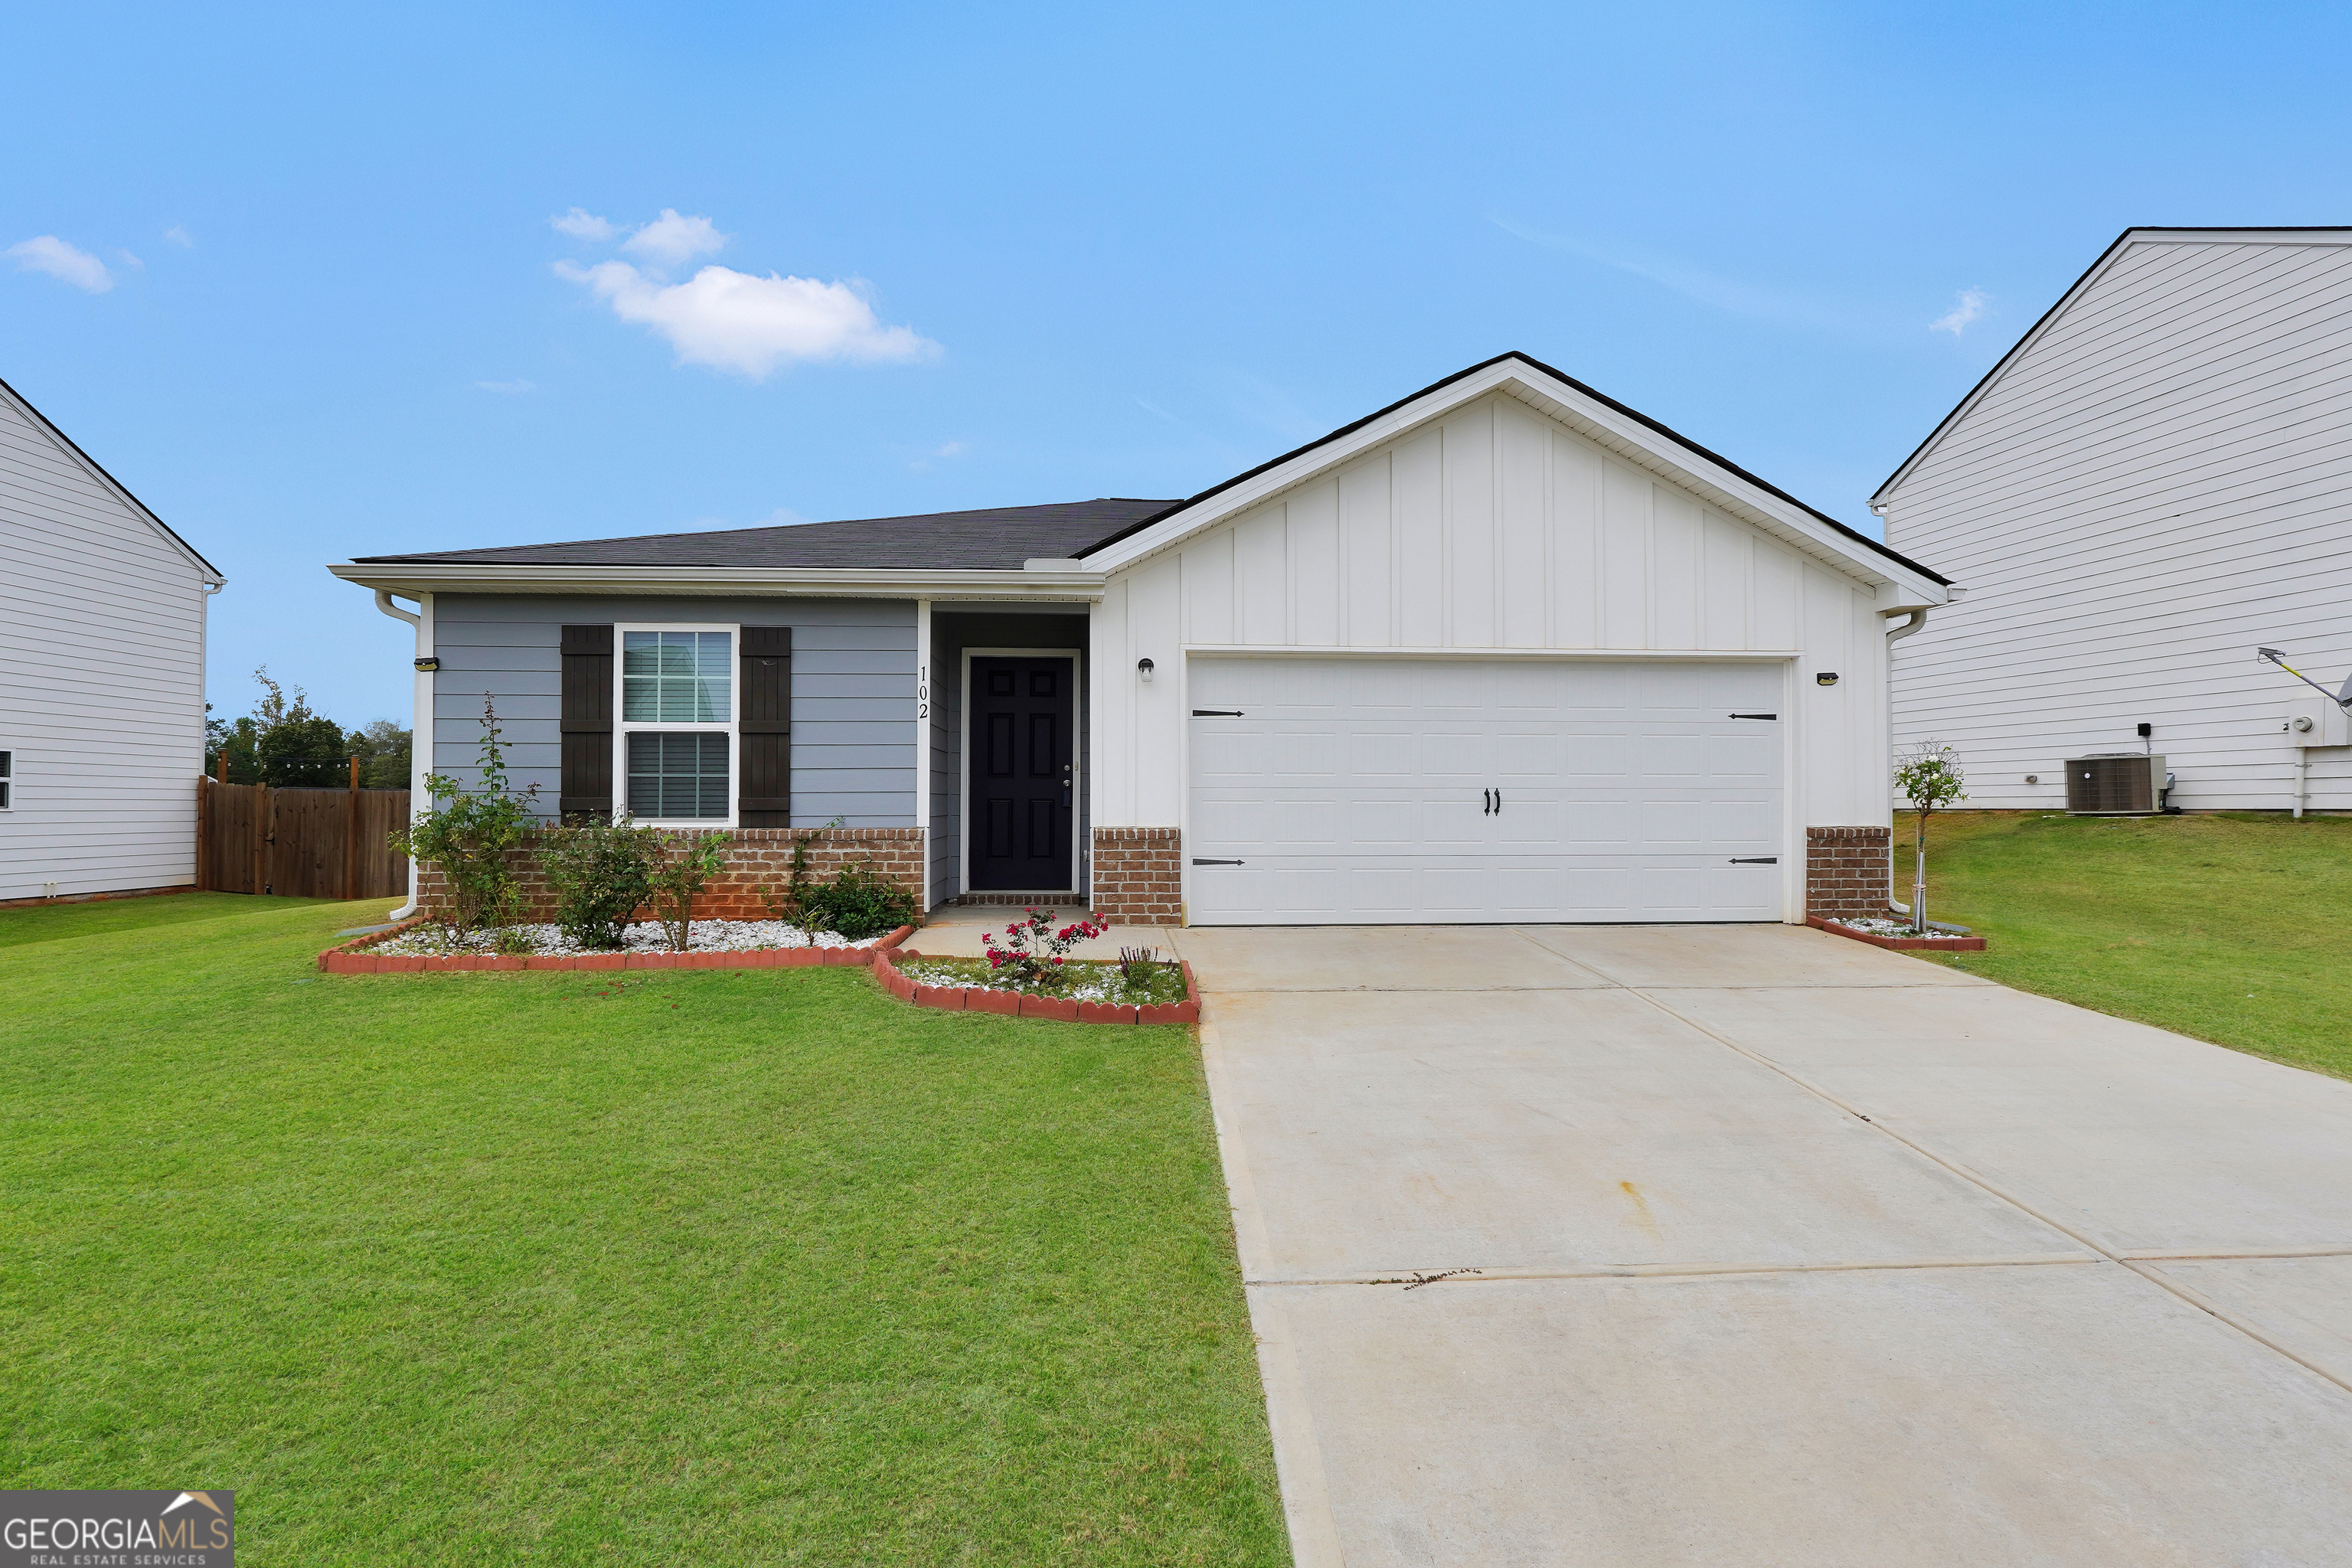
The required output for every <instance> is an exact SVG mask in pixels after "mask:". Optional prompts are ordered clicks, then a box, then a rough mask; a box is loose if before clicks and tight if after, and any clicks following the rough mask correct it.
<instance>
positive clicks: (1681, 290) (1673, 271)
mask: <svg viewBox="0 0 2352 1568" xmlns="http://www.w3.org/2000/svg"><path fill="white" fill-rule="evenodd" d="M1493 222H1494V225H1495V226H1496V227H1497V228H1499V229H1501V230H1502V231H1503V232H1504V233H1506V234H1508V235H1514V236H1516V237H1518V238H1520V239H1524V240H1526V241H1527V242H1528V244H1530V245H1540V246H1542V247H1545V248H1547V249H1549V250H1558V251H1564V252H1566V253H1567V254H1568V255H1570V256H1574V257H1578V258H1581V259H1583V260H1586V261H1591V262H1595V263H1597V264H1599V265H1600V266H1602V267H1609V268H1615V269H1616V270H1617V271H1620V272H1627V273H1631V274H1632V275H1633V276H1634V277H1636V278H1643V279H1648V280H1649V281H1651V282H1653V283H1655V284H1656V285H1658V286H1659V287H1660V288H1662V289H1672V290H1673V291H1674V292H1675V293H1677V294H1680V295H1682V296H1683V297H1684V298H1685V299H1689V300H1697V301H1698V302H1699V303H1700V304H1702V305H1711V306H1713V307H1715V308H1716V309H1717V310H1728V311H1731V312H1732V313H1734V314H1735V315H1741V316H1752V317H1754V318H1756V319H1758V320H1759V321H1792V322H1795V323H1797V324H1799V325H1801V326H1811V327H1830V328H1838V329H1846V328H1850V327H1852V325H1853V322H1852V321H1851V320H1850V318H1849V317H1848V315H1847V314H1846V312H1844V311H1843V310H1838V309H1836V308H1834V307H1831V306H1825V305H1822V304H1821V303H1819V302H1817V301H1815V300H1807V299H1803V298H1801V297H1799V296H1796V295H1790V294H1782V293H1780V292H1778V291H1776V290H1774V289H1765V288H1759V287H1758V286H1757V285H1755V284H1752V283H1748V282H1747V281H1745V280H1743V279H1738V278H1725V277H1721V276H1718V275H1717V274H1716V273H1713V272H1709V271H1707V270H1706V268H1701V267H1696V266H1693V265H1692V264H1690V263H1689V262H1686V261H1684V260H1682V259H1680V258H1677V257H1674V256H1668V255H1664V254H1661V253H1657V252H1654V251H1646V250H1642V249H1639V248H1636V247H1628V246H1621V245H1606V244H1601V243H1597V242H1595V241H1592V240H1588V239H1581V238H1579V237H1576V236H1574V235H1558V234H1546V233H1543V232H1541V231H1540V230H1538V229H1533V228H1529V227H1528V226H1526V225H1524V224H1521V223H1517V222H1515V221H1514V220H1512V219H1510V218H1507V217H1497V218H1495V219H1494V220H1493Z"/></svg>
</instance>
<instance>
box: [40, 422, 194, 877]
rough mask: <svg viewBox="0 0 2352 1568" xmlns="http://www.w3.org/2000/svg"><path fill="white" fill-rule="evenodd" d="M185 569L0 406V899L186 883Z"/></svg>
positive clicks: (188, 696)
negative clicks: (1, 636)
mask: <svg viewBox="0 0 2352 1568" xmlns="http://www.w3.org/2000/svg"><path fill="white" fill-rule="evenodd" d="M201 583H202V578H201V574H200V573H199V572H198V569H197V567H196V565H195V563H194V562H192V561H191V560H189V558H188V556H187V555H186V553H185V552H184V551H182V550H181V548H180V547H179V546H178V545H177V544H175V543H173V542H172V541H171V540H170V539H169V538H168V537H166V536H165V535H164V534H163V532H161V531H159V530H157V529H156V527H155V526H154V524H153V523H152V522H151V521H148V520H147V519H146V518H145V517H144V516H142V515H141V514H140V513H139V512H138V511H137V510H135V509H133V508H132V507H131V506H129V505H127V504H125V503H124V502H123V500H121V498H120V497H119V496H118V495H117V493H116V492H115V491H114V490H113V489H111V488H110V487H109V486H108V485H107V484H106V483H105V482H104V481H103V480H101V479H99V478H98V476H97V475H95V474H94V473H92V472H91V470H90V469H89V467H88V466H87V465H86V464H85V463H84V462H83V461H82V459H81V458H78V457H76V456H75V455H74V454H73V453H72V452H71V451H70V450H68V448H67V447H65V446H64V445H62V444H61V443H60V442H58V439H57V438H56V437H53V436H51V435H50V434H49V432H48V431H47V429H45V428H43V427H42V426H40V425H39V424H38V423H37V421H36V420H35V419H33V418H32V417H30V416H27V415H26V413H24V412H23V411H21V410H20V409H19V408H18V407H17V405H16V404H15V403H14V402H12V401H10V400H9V399H8V398H7V397H6V396H5V395H0V622H5V625H6V626H7V629H8V635H7V637H6V638H5V646H0V751H8V752H14V753H15V754H16V755H15V773H16V777H15V778H14V779H13V780H12V781H11V783H12V785H13V788H12V792H11V795H12V809H9V810H6V811H0V899H20V898H37V897H39V896H41V895H42V894H43V893H44V892H45V891H47V889H46V888H45V887H44V884H46V883H49V882H55V883H56V884H57V891H58V892H59V893H61V894H74V893H99V892H110V891H119V890H121V889H131V888H152V887H164V886H172V885H176V884H180V883H184V882H188V881H190V880H193V879H194V876H195V820H196V785H195V781H196V776H197V775H198V774H199V773H203V772H204V747H205V737H204V637H205V597H204V594H203V589H202V586H201Z"/></svg>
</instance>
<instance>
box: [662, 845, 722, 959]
mask: <svg viewBox="0 0 2352 1568" xmlns="http://www.w3.org/2000/svg"><path fill="white" fill-rule="evenodd" d="M647 842H648V844H649V845H650V847H651V850H652V853H651V856H650V866H649V870H648V874H647V876H646V902H648V903H650V904H652V905H653V907H654V918H655V919H656V920H658V921H661V928H662V934H663V935H664V936H666V937H667V938H668V939H669V950H670V951H671V952H685V951H686V944H687V943H688V942H689V941H690V940H692V938H693V935H694V900H696V899H698V898H699V897H700V896H701V894H702V889H704V888H705V887H706V886H708V885H709V881H710V879H711V878H713V877H715V876H717V875H719V872H721V871H723V870H725V869H726V868H727V851H728V850H729V849H730V847H733V845H734V843H735V836H734V835H733V834H731V833H696V834H691V835H681V836H677V837H670V836H667V835H664V834H658V833H656V834H652V835H650V836H649V837H648V839H647Z"/></svg>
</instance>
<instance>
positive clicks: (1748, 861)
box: [1731, 855, 1780, 866]
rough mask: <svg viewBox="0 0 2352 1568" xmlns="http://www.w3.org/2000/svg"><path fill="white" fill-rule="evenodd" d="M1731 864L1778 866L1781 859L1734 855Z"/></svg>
mask: <svg viewBox="0 0 2352 1568" xmlns="http://www.w3.org/2000/svg"><path fill="white" fill-rule="evenodd" d="M1731 863H1732V864H1733V865H1735V866H1778V865H1779V864H1780V857H1779V856H1778V855H1734V856H1733V857H1732V858H1731Z"/></svg>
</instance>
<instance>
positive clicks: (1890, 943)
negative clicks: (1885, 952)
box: [1805, 915, 1985, 952]
mask: <svg viewBox="0 0 2352 1568" xmlns="http://www.w3.org/2000/svg"><path fill="white" fill-rule="evenodd" d="M1805 923H1806V924H1807V925H1809V926H1818V927H1820V928H1821V929H1822V931H1828V932H1829V933H1830V934H1832V936H1844V937H1852V938H1853V940H1854V941H1856V942H1868V943H1870V945H1871V946H1873V947H1889V948H1893V949H1894V950H1895V952H1983V951H1984V945H1985V939H1984V938H1982V937H1980V936H1880V935H1878V934H1877V933H1876V932H1875V931H1856V930H1854V929H1853V927H1852V926H1849V925H1840V924H1839V923H1838V922H1837V921H1825V920H1823V919H1822V917H1821V916H1819V915H1807V916H1806V917H1805Z"/></svg>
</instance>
